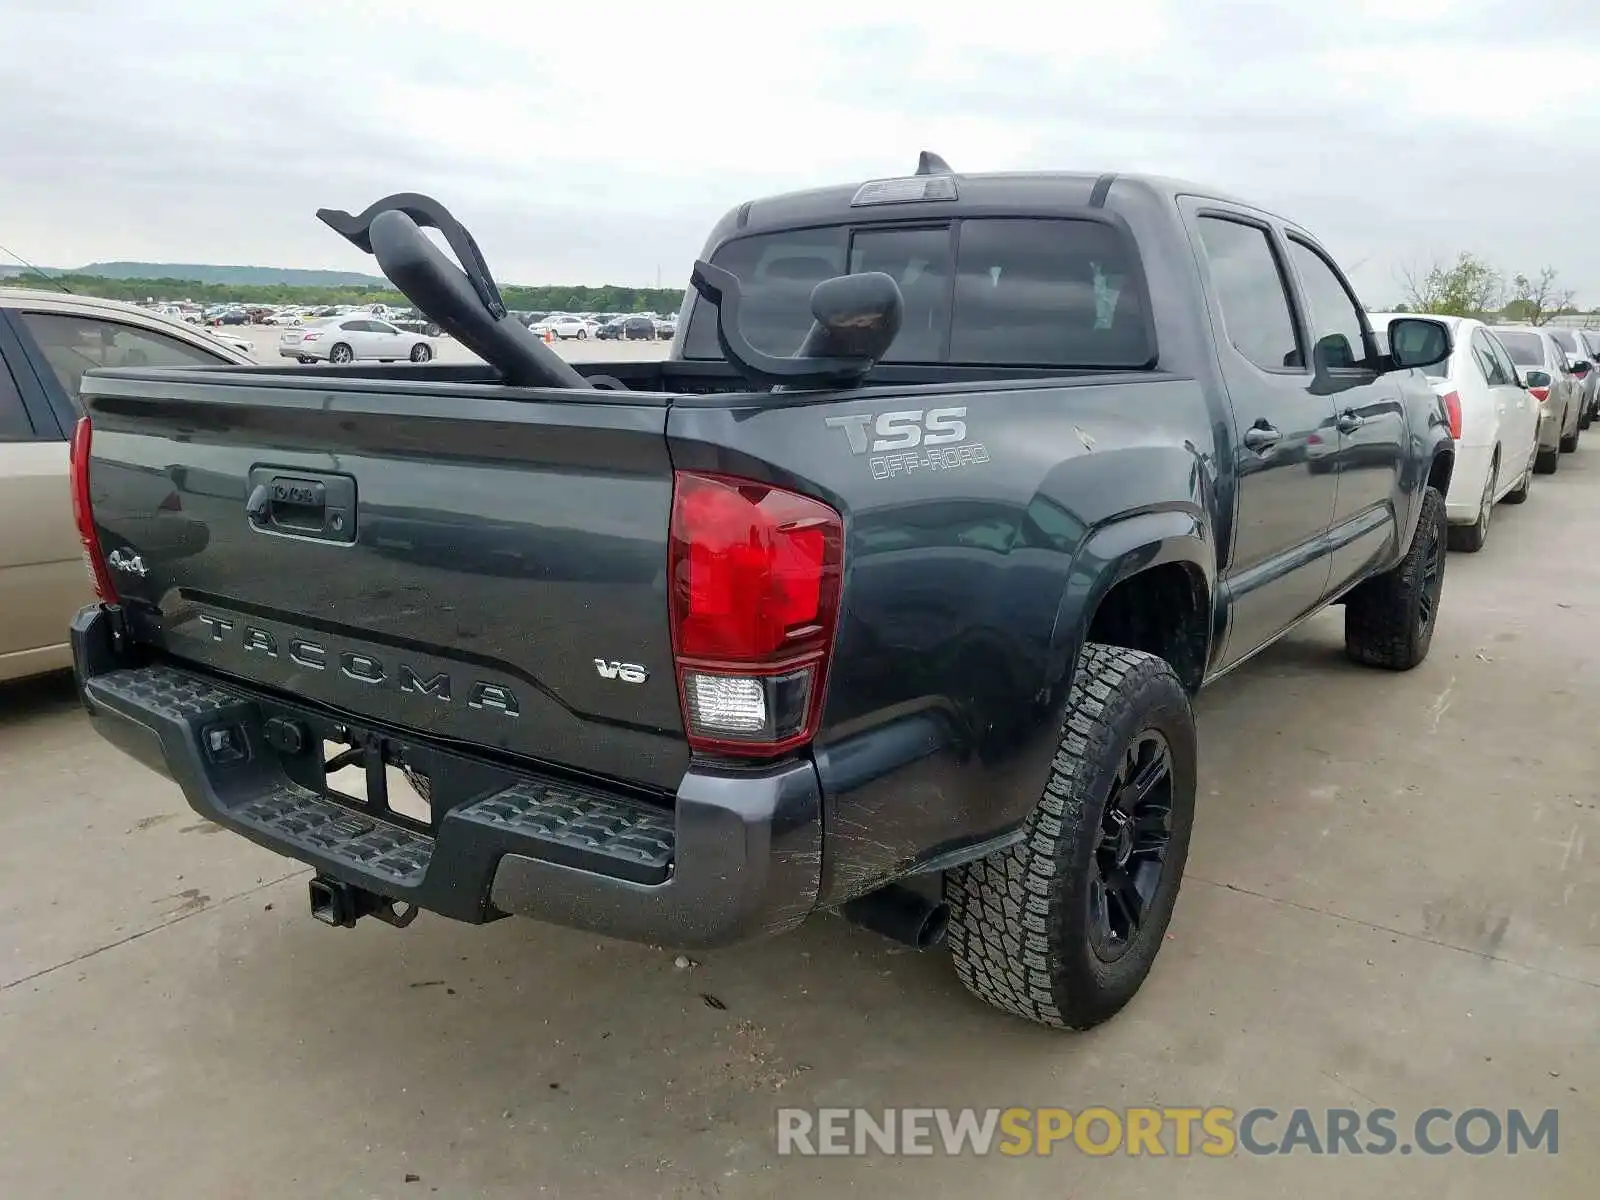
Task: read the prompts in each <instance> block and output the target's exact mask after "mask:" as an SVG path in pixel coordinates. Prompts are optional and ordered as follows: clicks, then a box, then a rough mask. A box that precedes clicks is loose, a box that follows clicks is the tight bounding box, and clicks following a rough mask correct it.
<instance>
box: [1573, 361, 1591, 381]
mask: <svg viewBox="0 0 1600 1200" xmlns="http://www.w3.org/2000/svg"><path fill="white" fill-rule="evenodd" d="M1592 366H1594V364H1593V363H1591V362H1589V361H1588V360H1587V359H1583V358H1580V359H1579V360H1578V361H1577V362H1575V363H1573V364H1572V373H1573V374H1574V375H1576V376H1577V377H1578V378H1579V379H1582V378H1583V377H1584V376H1585V375H1587V374H1588V373H1589V368H1590V367H1592Z"/></svg>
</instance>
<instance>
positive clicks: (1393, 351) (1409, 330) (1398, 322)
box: [1389, 317, 1453, 371]
mask: <svg viewBox="0 0 1600 1200" xmlns="http://www.w3.org/2000/svg"><path fill="white" fill-rule="evenodd" d="M1452 349H1453V347H1452V345H1451V342H1450V327H1449V326H1448V325H1446V324H1445V323H1444V322H1443V321H1432V320H1429V319H1428V318H1426V317H1396V318H1395V319H1394V320H1392V321H1390V322H1389V360H1390V362H1392V363H1393V364H1394V370H1397V371H1404V370H1408V369H1410V368H1412V367H1431V366H1433V364H1434V363H1442V362H1444V360H1445V359H1447V358H1449V357H1450V351H1451V350H1452Z"/></svg>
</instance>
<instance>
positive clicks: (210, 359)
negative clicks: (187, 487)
mask: <svg viewBox="0 0 1600 1200" xmlns="http://www.w3.org/2000/svg"><path fill="white" fill-rule="evenodd" d="M253 361H254V360H252V359H251V358H250V357H249V356H247V355H245V354H244V353H242V352H240V351H239V350H236V349H235V348H234V347H232V346H229V345H225V344H224V343H222V342H219V341H218V340H217V339H216V338H215V337H213V336H211V335H210V334H208V333H206V332H205V331H204V330H203V329H200V328H198V327H196V326H193V325H186V324H184V323H183V322H182V321H176V320H173V319H172V318H170V317H164V316H161V315H160V314H159V313H153V312H147V311H146V310H144V309H142V308H137V307H135V306H133V305H131V304H119V303H117V302H116V301H113V300H96V299H93V298H92V297H88V296H71V295H66V294H58V293H54V292H40V291H33V290H31V289H26V288H0V681H4V680H8V679H20V678H21V677H23V676H25V675H37V674H41V673H43V672H46V671H54V670H57V669H59V668H63V667H67V666H70V665H71V663H72V655H71V653H70V651H69V648H68V646H67V626H68V623H69V622H70V621H71V620H72V614H73V613H74V612H76V611H77V610H78V608H79V607H80V606H82V605H84V604H87V603H88V602H89V600H90V590H89V580H88V577H87V575H86V574H85V572H84V566H83V559H82V555H81V553H80V551H79V549H78V534H77V530H76V529H75V528H74V527H73V521H72V498H71V495H70V494H69V492H68V489H67V441H68V438H70V436H71V434H72V427H73V425H74V424H75V423H76V422H77V415H78V383H79V381H80V380H81V379H82V378H83V373H84V372H85V371H87V370H88V369H89V368H90V367H101V366H107V367H109V366H123V367H131V366H150V367H170V366H193V365H206V366H216V365H218V364H226V363H250V362H253Z"/></svg>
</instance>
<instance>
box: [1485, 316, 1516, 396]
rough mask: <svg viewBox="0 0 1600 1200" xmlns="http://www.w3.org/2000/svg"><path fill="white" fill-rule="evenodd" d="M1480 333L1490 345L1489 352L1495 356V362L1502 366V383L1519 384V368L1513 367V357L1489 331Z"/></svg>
mask: <svg viewBox="0 0 1600 1200" xmlns="http://www.w3.org/2000/svg"><path fill="white" fill-rule="evenodd" d="M1478 332H1479V335H1480V336H1481V337H1482V338H1483V340H1484V341H1486V342H1487V343H1489V352H1490V353H1491V354H1493V355H1494V360H1495V362H1496V363H1498V364H1499V366H1500V378H1501V381H1502V382H1504V383H1509V384H1513V385H1514V384H1515V383H1516V382H1517V368H1516V367H1515V366H1514V365H1512V362H1511V356H1510V355H1509V354H1507V353H1506V348H1505V347H1504V346H1502V345H1501V344H1500V341H1499V339H1498V338H1496V337H1495V336H1494V334H1492V333H1490V332H1489V331H1488V330H1487V329H1481V330H1479V331H1478Z"/></svg>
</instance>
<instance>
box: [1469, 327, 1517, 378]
mask: <svg viewBox="0 0 1600 1200" xmlns="http://www.w3.org/2000/svg"><path fill="white" fill-rule="evenodd" d="M1472 357H1473V360H1474V361H1475V362H1476V363H1477V364H1478V370H1479V371H1481V372H1482V373H1483V381H1484V382H1485V383H1487V384H1489V385H1490V386H1491V387H1493V386H1496V385H1498V384H1502V383H1509V382H1511V381H1510V380H1509V379H1507V378H1505V376H1504V374H1503V372H1502V371H1501V370H1500V360H1499V359H1497V358H1496V357H1495V356H1494V349H1493V347H1491V346H1490V345H1489V338H1488V335H1487V334H1485V333H1484V332H1483V330H1481V329H1479V330H1477V331H1476V332H1474V333H1473V335H1472Z"/></svg>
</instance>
